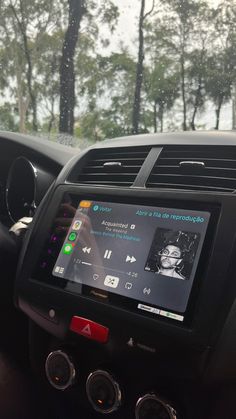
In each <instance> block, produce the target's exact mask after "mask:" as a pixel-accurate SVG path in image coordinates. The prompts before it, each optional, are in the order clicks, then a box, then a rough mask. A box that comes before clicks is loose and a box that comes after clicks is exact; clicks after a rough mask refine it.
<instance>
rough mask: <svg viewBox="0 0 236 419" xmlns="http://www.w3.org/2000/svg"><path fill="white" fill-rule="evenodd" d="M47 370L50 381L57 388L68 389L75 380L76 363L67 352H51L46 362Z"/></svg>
mask: <svg viewBox="0 0 236 419" xmlns="http://www.w3.org/2000/svg"><path fill="white" fill-rule="evenodd" d="M45 372H46V376H47V379H48V381H49V383H50V384H51V385H52V387H54V388H56V389H57V390H66V389H67V388H69V387H71V386H72V385H73V384H74V382H75V377H76V370H75V366H74V363H73V361H72V359H71V357H70V356H69V355H67V353H66V352H63V351H61V350H58V351H53V352H51V353H50V354H49V355H48V357H47V359H46V362H45Z"/></svg>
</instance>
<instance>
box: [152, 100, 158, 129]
mask: <svg viewBox="0 0 236 419" xmlns="http://www.w3.org/2000/svg"><path fill="white" fill-rule="evenodd" d="M153 126H154V132H157V103H156V102H154V104H153Z"/></svg>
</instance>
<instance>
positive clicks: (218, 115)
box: [215, 95, 223, 130]
mask: <svg viewBox="0 0 236 419" xmlns="http://www.w3.org/2000/svg"><path fill="white" fill-rule="evenodd" d="M222 104H223V95H221V96H219V102H218V107H217V109H216V126H215V129H216V130H218V129H219V124H220V111H221V107H222Z"/></svg>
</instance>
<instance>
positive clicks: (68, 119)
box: [59, 0, 86, 135]
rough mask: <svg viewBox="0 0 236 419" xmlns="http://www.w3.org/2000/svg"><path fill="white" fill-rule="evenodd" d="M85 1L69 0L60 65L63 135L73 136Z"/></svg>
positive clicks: (60, 124)
mask: <svg viewBox="0 0 236 419" xmlns="http://www.w3.org/2000/svg"><path fill="white" fill-rule="evenodd" d="M85 3H86V2H85V1H84V0H68V5H69V19H68V27H67V30H66V33H65V38H64V42H63V47H62V57H61V65H60V123H59V130H60V132H62V133H68V134H71V135H73V131H74V107H75V72H74V55H75V48H76V43H77V40H78V34H79V28H80V23H81V20H82V18H83V15H84V14H85V13H86V4H85Z"/></svg>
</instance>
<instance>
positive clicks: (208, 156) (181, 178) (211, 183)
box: [146, 146, 236, 192]
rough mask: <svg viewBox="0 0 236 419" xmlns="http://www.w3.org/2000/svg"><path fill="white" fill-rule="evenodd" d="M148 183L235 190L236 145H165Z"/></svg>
mask: <svg viewBox="0 0 236 419" xmlns="http://www.w3.org/2000/svg"><path fill="white" fill-rule="evenodd" d="M185 161H186V164H184V162H185ZM195 162H196V163H195ZM199 162H201V163H202V165H200V164H199ZM146 186H147V187H148V188H172V189H173V188H174V189H185V190H186V189H187V190H206V191H209V190H213V191H214V190H215V191H223V192H234V191H235V190H236V147H222V146H187V147H184V146H179V147H171V146H170V147H168V146H167V147H164V149H163V150H162V152H161V154H160V156H159V159H158V160H157V162H156V164H155V166H154V168H153V170H152V172H151V174H150V176H149V179H148V182H147V185H146Z"/></svg>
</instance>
